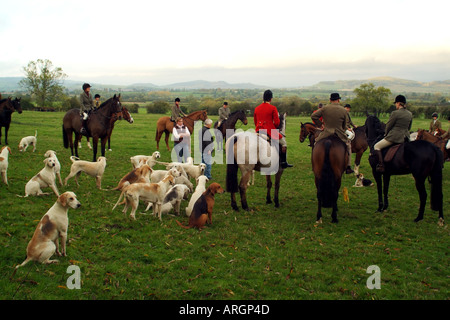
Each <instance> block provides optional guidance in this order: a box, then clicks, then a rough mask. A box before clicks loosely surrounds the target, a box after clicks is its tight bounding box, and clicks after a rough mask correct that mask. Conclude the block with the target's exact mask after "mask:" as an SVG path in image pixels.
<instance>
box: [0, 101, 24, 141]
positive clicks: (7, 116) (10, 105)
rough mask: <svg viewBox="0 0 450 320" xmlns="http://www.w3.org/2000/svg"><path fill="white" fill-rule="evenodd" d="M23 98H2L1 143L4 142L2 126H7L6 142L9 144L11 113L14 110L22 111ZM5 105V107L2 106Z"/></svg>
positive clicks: (0, 115)
mask: <svg viewBox="0 0 450 320" xmlns="http://www.w3.org/2000/svg"><path fill="white" fill-rule="evenodd" d="M20 100H21V98H15V99H14V100H12V99H11V98H7V99H2V100H0V144H2V127H4V128H5V144H8V131H9V125H10V124H11V115H12V113H13V112H14V111H17V112H18V113H22V106H21V105H20ZM1 106H3V107H1Z"/></svg>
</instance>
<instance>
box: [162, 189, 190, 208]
mask: <svg viewBox="0 0 450 320" xmlns="http://www.w3.org/2000/svg"><path fill="white" fill-rule="evenodd" d="M189 193H190V190H189V187H188V186H186V185H185V184H176V185H174V186H173V187H172V188H170V189H169V191H167V193H166V195H165V196H164V200H163V202H162V205H161V214H166V213H169V212H170V210H172V209H173V210H174V212H175V214H176V215H177V216H179V215H180V206H181V201H182V200H183V199H187V198H188V195H189Z"/></svg>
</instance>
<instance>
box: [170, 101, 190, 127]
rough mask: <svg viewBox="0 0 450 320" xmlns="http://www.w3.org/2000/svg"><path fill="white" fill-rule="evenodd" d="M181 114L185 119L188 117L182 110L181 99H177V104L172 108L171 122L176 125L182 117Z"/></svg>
mask: <svg viewBox="0 0 450 320" xmlns="http://www.w3.org/2000/svg"><path fill="white" fill-rule="evenodd" d="M180 114H181V115H182V116H183V117H186V114H185V113H184V112H183V110H181V108H180V98H176V99H175V104H174V105H173V106H172V110H171V115H170V121H172V122H173V123H174V125H175V124H176V123H177V119H178V118H180V117H181V116H180Z"/></svg>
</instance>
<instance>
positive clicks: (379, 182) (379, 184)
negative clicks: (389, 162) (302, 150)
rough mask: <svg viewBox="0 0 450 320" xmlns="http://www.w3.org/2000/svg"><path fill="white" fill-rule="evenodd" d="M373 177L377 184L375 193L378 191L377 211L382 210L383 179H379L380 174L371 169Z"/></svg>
mask: <svg viewBox="0 0 450 320" xmlns="http://www.w3.org/2000/svg"><path fill="white" fill-rule="evenodd" d="M372 174H373V177H374V178H375V182H376V184H377V193H378V209H377V212H383V196H382V195H383V180H382V179H381V174H380V173H378V172H377V171H375V169H373V170H372Z"/></svg>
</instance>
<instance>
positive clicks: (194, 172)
mask: <svg viewBox="0 0 450 320" xmlns="http://www.w3.org/2000/svg"><path fill="white" fill-rule="evenodd" d="M175 165H179V166H181V167H182V168H183V169H184V171H185V172H186V174H187V175H188V176H189V177H191V178H193V179H197V178H198V177H200V176H201V175H203V174H205V169H206V164H204V163H200V164H198V165H194V164H190V163H177V162H174V163H171V164H169V165H168V166H167V167H166V168H167V169H170V168H172V167H173V166H175Z"/></svg>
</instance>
